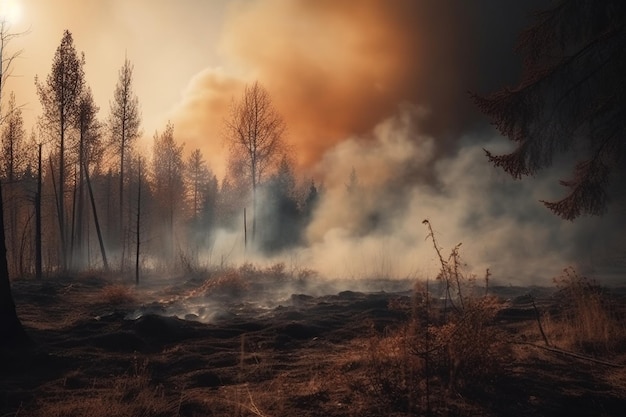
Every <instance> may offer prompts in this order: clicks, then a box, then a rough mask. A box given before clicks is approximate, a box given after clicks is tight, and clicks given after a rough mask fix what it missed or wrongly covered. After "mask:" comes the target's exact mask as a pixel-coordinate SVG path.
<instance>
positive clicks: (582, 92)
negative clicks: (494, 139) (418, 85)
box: [473, 0, 626, 220]
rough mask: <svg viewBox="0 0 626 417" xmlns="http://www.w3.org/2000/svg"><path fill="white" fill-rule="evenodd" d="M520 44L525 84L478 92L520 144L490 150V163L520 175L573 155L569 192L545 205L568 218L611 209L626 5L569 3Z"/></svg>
mask: <svg viewBox="0 0 626 417" xmlns="http://www.w3.org/2000/svg"><path fill="white" fill-rule="evenodd" d="M517 49H518V52H519V53H520V54H521V56H522V58H523V71H522V77H521V81H520V82H519V84H518V85H517V86H516V87H514V88H504V89H502V90H500V91H497V92H495V93H493V94H491V95H489V96H486V97H482V96H478V95H475V94H474V95H473V98H474V100H475V102H476V104H477V105H478V107H479V108H480V109H481V110H482V111H483V112H484V113H486V114H487V115H488V116H490V117H491V119H492V121H493V124H494V125H495V126H496V127H497V128H498V130H499V131H500V132H501V133H502V134H503V135H505V136H507V137H508V138H509V139H510V140H512V141H513V142H515V143H516V144H517V146H516V148H515V150H513V151H512V152H511V153H508V154H504V155H494V154H492V153H491V152H489V151H486V152H487V156H488V158H489V160H490V161H491V162H492V163H493V164H494V165H495V166H496V167H500V168H502V169H504V170H505V171H506V172H507V173H509V174H510V175H511V176H513V177H514V178H517V179H519V178H521V177H523V176H528V175H533V174H535V173H536V172H537V171H539V170H541V169H542V168H546V167H549V166H551V165H552V163H553V161H554V158H555V156H557V155H558V154H561V153H565V152H567V151H569V152H572V153H573V154H575V155H576V159H577V163H576V166H575V168H574V172H573V174H572V176H571V178H570V179H568V180H565V181H561V184H562V185H563V186H565V187H566V188H567V189H568V194H567V195H566V196H565V197H564V198H562V199H561V200H559V201H556V202H545V201H543V203H544V204H545V205H546V206H547V207H548V208H549V209H550V210H552V211H553V212H554V213H555V214H557V215H558V216H560V217H562V218H564V219H567V220H573V219H575V218H576V217H578V216H580V215H601V214H603V213H604V212H605V211H606V209H607V204H608V191H609V186H610V185H612V184H614V183H617V181H618V180H619V177H620V175H623V173H624V168H623V163H624V153H625V147H624V135H625V133H626V77H624V74H626V53H624V51H626V2H623V1H621V0H562V1H560V2H558V3H557V4H556V5H555V6H554V7H552V8H551V9H547V10H545V11H542V12H538V13H537V14H536V21H535V23H534V25H533V26H531V27H529V28H528V29H526V30H525V31H523V32H522V33H521V35H520V38H519V41H518V47H517ZM619 192H621V193H623V190H622V191H619Z"/></svg>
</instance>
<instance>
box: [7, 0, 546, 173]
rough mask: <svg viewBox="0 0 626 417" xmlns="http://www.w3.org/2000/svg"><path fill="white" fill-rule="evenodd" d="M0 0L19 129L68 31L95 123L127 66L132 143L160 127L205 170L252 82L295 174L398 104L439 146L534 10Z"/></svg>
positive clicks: (244, 0)
mask: <svg viewBox="0 0 626 417" xmlns="http://www.w3.org/2000/svg"><path fill="white" fill-rule="evenodd" d="M0 1H2V2H5V4H6V3H8V4H9V5H11V4H13V5H17V8H19V10H20V18H19V20H18V22H16V23H15V24H14V27H15V30H16V31H21V30H28V33H27V34H25V35H24V36H23V37H21V38H20V39H17V40H15V41H14V42H13V43H12V45H11V46H13V47H15V48H19V49H22V50H23V53H22V55H21V58H20V59H19V61H16V63H15V68H14V75H15V76H16V77H14V78H13V79H12V80H11V81H10V83H9V84H8V85H7V90H15V91H16V94H17V100H18V102H19V103H24V105H25V108H24V115H25V118H26V123H27V125H30V124H31V123H32V121H33V120H35V118H36V117H37V116H38V115H39V114H40V112H41V106H40V104H39V101H38V98H37V96H36V93H35V88H34V83H33V80H34V77H35V75H39V77H41V79H45V77H46V76H47V74H48V73H49V71H50V68H51V64H52V57H53V55H54V53H55V50H56V48H57V46H58V45H59V42H60V40H61V37H62V34H63V31H64V30H65V29H69V30H70V31H71V32H72V34H73V35H74V42H75V47H76V49H77V50H78V51H83V52H84V53H85V57H86V67H85V73H86V78H87V82H88V84H89V85H90V86H91V88H92V90H93V94H94V97H95V100H96V102H97V103H98V104H99V105H100V110H101V111H100V117H101V118H102V119H104V118H105V117H106V115H107V114H108V111H109V100H110V98H111V96H112V93H113V89H114V86H115V83H116V81H117V75H118V70H119V68H120V66H121V65H122V63H123V61H124V56H125V55H126V56H128V58H129V59H130V60H131V61H132V63H133V64H134V65H135V73H134V76H135V80H134V82H135V84H134V85H135V89H136V93H137V95H138V97H139V101H140V104H141V108H142V115H143V130H144V136H145V137H146V138H148V139H150V138H152V135H153V134H154V131H155V129H159V130H161V129H163V127H164V126H165V124H166V122H167V120H168V119H171V120H172V121H173V122H174V124H175V129H176V130H175V133H176V137H177V139H178V140H180V141H181V142H185V143H186V149H187V150H191V149H192V148H195V147H200V148H201V149H202V150H203V151H204V152H205V154H206V156H207V158H208V159H209V161H210V162H211V163H212V164H213V165H214V168H216V170H217V171H218V172H220V171H221V169H220V167H219V165H220V164H221V160H222V158H221V153H222V152H223V140H222V136H221V133H222V132H221V129H222V121H223V118H224V117H226V115H227V111H228V106H229V103H230V102H231V100H232V99H233V97H235V98H236V97H239V95H240V94H241V91H242V87H243V85H244V84H245V83H248V82H251V81H254V80H259V81H260V82H261V83H262V84H263V85H265V86H266V87H267V88H268V89H269V90H270V93H271V94H272V96H273V99H274V101H275V103H276V105H277V107H278V109H279V111H281V112H282V113H283V115H284V117H285V119H286V122H287V125H288V127H289V136H288V139H289V141H290V142H291V143H292V144H293V145H294V146H295V148H296V150H297V161H298V163H299V164H300V165H302V166H306V167H310V166H312V165H313V164H314V163H315V162H316V161H318V160H319V159H320V158H321V156H322V155H323V153H324V152H325V151H326V150H328V149H329V148H330V147H331V146H332V145H334V144H336V143H337V142H339V141H342V140H344V139H346V138H347V137H348V136H350V135H352V134H363V133H365V132H368V131H369V130H371V129H372V128H373V127H374V126H375V125H376V124H378V123H380V122H381V121H382V120H384V119H385V118H387V117H390V116H391V115H393V114H394V113H395V112H396V111H397V108H398V106H399V105H401V104H402V103H403V102H410V103H413V104H415V105H417V106H419V107H420V108H423V109H425V111H428V112H429V113H430V117H428V118H427V119H425V121H424V129H427V130H430V131H434V132H436V133H438V134H439V135H440V136H441V140H442V141H445V140H446V137H448V136H451V137H455V135H456V134H458V132H459V131H461V130H463V129H465V128H467V127H468V126H470V125H471V124H472V123H473V122H475V121H476V120H481V121H483V122H484V119H482V118H478V115H477V112H476V111H475V109H474V108H473V106H472V105H471V103H469V100H468V98H467V94H466V92H467V90H469V89H473V90H484V91H486V90H491V89H493V88H496V87H498V86H499V85H501V84H502V83H503V82H505V81H509V82H512V81H513V80H514V79H515V77H514V75H515V72H516V67H517V63H516V61H515V58H514V55H513V53H512V47H513V43H514V40H515V35H516V33H517V31H518V30H519V28H521V27H522V26H523V23H524V22H525V20H526V17H527V14H528V12H529V10H531V7H532V4H531V3H533V2H518V1H507V2H503V1H499V0H480V1H472V2H467V1H462V0H443V1H436V2H435V1H425V0H396V1H389V2H388V1H379V0H358V1H356V0H352V1H350V0H348V1H334V0H316V1H313V0H263V1H260V0H233V1H226V0H182V1H171V0H54V1H49V0H0ZM520 3H524V4H523V5H521V4H520ZM535 3H538V2H535ZM10 7H11V6H10ZM13 7H14V6H13ZM146 143H150V142H149V141H147V142H146Z"/></svg>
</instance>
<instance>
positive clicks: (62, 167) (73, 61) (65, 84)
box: [35, 30, 85, 269]
mask: <svg viewBox="0 0 626 417" xmlns="http://www.w3.org/2000/svg"><path fill="white" fill-rule="evenodd" d="M84 64H85V57H84V55H81V56H79V55H78V54H77V53H76V49H75V48H74V40H73V38H72V34H71V33H70V31H69V30H66V31H65V32H64V33H63V38H62V39H61V44H60V45H59V47H58V48H57V50H56V53H55V55H54V58H53V61H52V69H51V70H50V74H48V78H47V79H46V82H45V83H41V82H39V80H38V78H37V77H36V78H35V85H36V87H37V93H38V95H39V101H40V102H41V105H42V107H43V118H42V124H43V127H44V128H46V129H47V130H48V131H49V133H50V134H52V135H58V144H59V166H58V170H59V178H58V189H57V191H58V193H57V209H58V216H59V229H60V230H59V232H60V238H61V257H62V263H63V265H62V266H63V268H64V269H66V268H67V254H68V250H67V232H66V223H65V182H66V178H65V175H66V161H65V152H66V146H67V144H66V140H67V139H68V137H67V136H68V132H69V129H70V128H72V127H73V126H74V123H75V119H76V116H77V112H78V104H79V99H80V95H81V93H82V92H83V86H84V83H85V81H84V78H85V75H84V71H83V65H84Z"/></svg>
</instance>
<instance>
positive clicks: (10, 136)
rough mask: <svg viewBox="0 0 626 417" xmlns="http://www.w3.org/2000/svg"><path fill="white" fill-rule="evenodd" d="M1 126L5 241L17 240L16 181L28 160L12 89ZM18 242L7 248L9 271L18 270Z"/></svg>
mask: <svg viewBox="0 0 626 417" xmlns="http://www.w3.org/2000/svg"><path fill="white" fill-rule="evenodd" d="M3 119H4V120H3V121H4V123H3V124H4V128H3V129H2V136H1V139H2V161H1V162H2V165H1V167H0V169H1V171H2V177H3V178H4V179H5V180H6V184H5V188H4V198H5V211H6V213H5V218H8V225H7V227H8V240H9V242H14V243H15V242H17V241H18V236H17V235H18V233H17V229H18V217H19V204H18V203H19V200H20V197H21V195H20V194H21V193H20V187H19V184H18V183H17V182H18V181H19V180H21V177H22V174H23V173H24V171H25V169H26V167H27V163H28V162H29V161H28V159H29V158H28V157H29V155H28V152H26V149H25V147H26V144H25V136H26V132H25V131H24V120H23V118H22V109H21V108H20V107H19V106H17V105H16V103H15V93H14V92H13V91H11V95H10V97H9V105H8V108H7V113H6V114H5V115H4V117H3ZM17 246H18V245H17V244H13V245H11V246H10V247H8V248H7V250H8V252H9V253H10V257H9V258H10V260H11V261H10V263H9V270H11V271H12V272H13V273H15V272H17V271H18V268H17V265H18V260H17V259H18V253H19V251H18V247H17Z"/></svg>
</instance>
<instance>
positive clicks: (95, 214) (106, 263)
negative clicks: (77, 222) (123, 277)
mask: <svg viewBox="0 0 626 417" xmlns="http://www.w3.org/2000/svg"><path fill="white" fill-rule="evenodd" d="M84 168H85V179H86V180H87V188H88V189H89V200H90V201H91V209H92V211H93V221H94V223H95V224H96V233H97V234H98V242H99V243H100V254H101V255H102V263H103V264H104V270H105V271H107V272H108V271H109V261H108V260H107V254H106V250H105V249H104V241H103V240H102V232H101V231H100V222H98V211H97V210H96V201H95V199H94V198H93V189H92V188H91V181H90V180H89V169H87V167H86V166H85V167H84Z"/></svg>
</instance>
